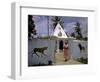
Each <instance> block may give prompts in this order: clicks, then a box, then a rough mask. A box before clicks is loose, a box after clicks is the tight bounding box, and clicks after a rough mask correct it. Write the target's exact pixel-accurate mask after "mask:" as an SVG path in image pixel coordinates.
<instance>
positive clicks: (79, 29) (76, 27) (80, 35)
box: [75, 22, 83, 39]
mask: <svg viewBox="0 0 100 82" xmlns="http://www.w3.org/2000/svg"><path fill="white" fill-rule="evenodd" d="M75 25H76V26H75V31H76V34H77V36H76V38H77V39H82V38H83V36H82V34H81V28H80V23H79V22H76V24H75Z"/></svg>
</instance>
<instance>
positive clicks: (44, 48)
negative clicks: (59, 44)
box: [31, 47, 48, 57]
mask: <svg viewBox="0 0 100 82" xmlns="http://www.w3.org/2000/svg"><path fill="white" fill-rule="evenodd" d="M47 48H48V47H42V48H34V49H33V50H32V51H31V53H32V56H33V54H36V55H37V56H38V57H40V55H39V54H37V52H39V53H41V57H42V56H43V55H44V56H46V54H45V53H44V51H45V50H47Z"/></svg>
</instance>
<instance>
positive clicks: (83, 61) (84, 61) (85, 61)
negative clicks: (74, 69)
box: [77, 57, 88, 64]
mask: <svg viewBox="0 0 100 82" xmlns="http://www.w3.org/2000/svg"><path fill="white" fill-rule="evenodd" d="M77 61H79V62H81V63H83V64H87V63H88V58H83V57H81V58H78V59H77Z"/></svg>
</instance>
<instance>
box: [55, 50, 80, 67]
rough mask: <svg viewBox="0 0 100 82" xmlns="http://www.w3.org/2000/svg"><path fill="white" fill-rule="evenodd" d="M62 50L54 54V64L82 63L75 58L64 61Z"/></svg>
mask: <svg viewBox="0 0 100 82" xmlns="http://www.w3.org/2000/svg"><path fill="white" fill-rule="evenodd" d="M64 60H65V59H64V56H63V52H59V53H56V54H55V61H54V62H55V63H54V65H73V64H82V63H80V62H78V61H76V60H73V59H69V60H68V61H66V62H65V61H64Z"/></svg>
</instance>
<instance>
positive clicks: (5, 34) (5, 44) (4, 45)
mask: <svg viewBox="0 0 100 82" xmlns="http://www.w3.org/2000/svg"><path fill="white" fill-rule="evenodd" d="M15 1H17V2H18V1H24V2H34V3H37V4H40V3H42V4H44V5H47V6H48V5H56V6H63V7H67V5H72V6H73V5H75V6H96V7H97V9H98V14H97V20H96V22H97V21H98V24H97V26H98V28H97V27H96V28H95V29H96V30H95V31H96V36H95V38H96V43H93V47H95V49H94V51H95V54H94V61H97V63H96V66H97V71H98V73H97V75H93V76H88V75H85V76H84V78H83V76H75V75H69V76H63V77H60V78H52V79H51V78H49V79H48V78H45V79H36V80H34V82H35V81H38V82H42V81H43V82H48V81H49V82H54V81H56V82H57V81H59V82H65V81H68V82H73V81H74V82H75V81H77V82H78V81H79V82H89V81H91V82H94V81H95V82H98V80H99V76H100V71H99V70H100V48H99V47H100V36H99V35H100V28H99V27H100V23H99V22H100V0H0V82H2V81H7V82H8V81H13V80H11V79H9V78H8V76H9V75H10V69H11V67H10V66H11V49H10V48H11V46H10V45H11V43H10V42H11V40H10V39H11V2H15ZM97 54H98V55H97ZM95 55H96V56H95ZM32 82H33V81H32Z"/></svg>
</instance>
